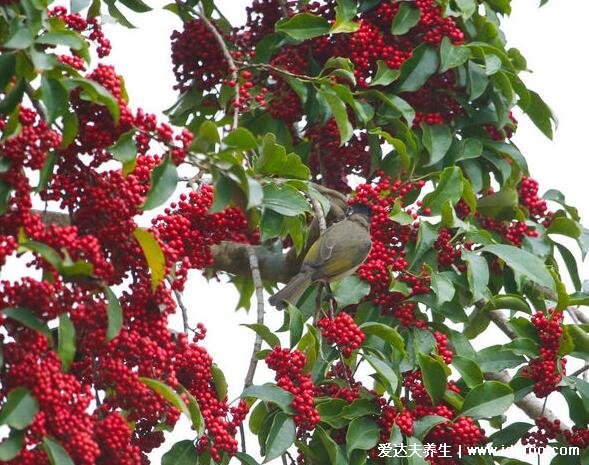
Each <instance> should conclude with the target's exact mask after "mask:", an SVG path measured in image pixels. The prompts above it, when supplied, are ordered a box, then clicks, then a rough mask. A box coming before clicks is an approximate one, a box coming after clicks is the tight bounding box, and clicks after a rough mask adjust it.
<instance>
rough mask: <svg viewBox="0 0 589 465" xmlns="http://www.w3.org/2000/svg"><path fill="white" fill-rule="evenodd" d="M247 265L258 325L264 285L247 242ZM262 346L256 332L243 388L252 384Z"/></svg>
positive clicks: (253, 254) (255, 257)
mask: <svg viewBox="0 0 589 465" xmlns="http://www.w3.org/2000/svg"><path fill="white" fill-rule="evenodd" d="M246 250H247V253H248V259H249V267H250V271H251V274H252V280H253V281H254V288H255V289H256V301H257V318H256V323H258V324H259V325H263V324H264V285H263V283H262V277H261V276H260V265H259V263H258V256H257V255H256V251H255V249H254V248H253V247H252V246H251V245H249V244H248V246H247V248H246ZM261 348H262V336H260V335H259V334H258V333H256V341H255V342H254V348H253V350H252V356H251V358H250V364H249V368H248V370H247V374H246V376H245V381H244V388H247V387H249V386H251V385H252V384H253V381H254V375H255V374H256V368H257V366H258V357H257V354H258V352H259V351H260V349H261Z"/></svg>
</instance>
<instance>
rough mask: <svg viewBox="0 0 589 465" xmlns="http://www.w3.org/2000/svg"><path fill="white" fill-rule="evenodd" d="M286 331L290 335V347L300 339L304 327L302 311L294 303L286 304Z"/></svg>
mask: <svg viewBox="0 0 589 465" xmlns="http://www.w3.org/2000/svg"><path fill="white" fill-rule="evenodd" d="M288 317H289V320H288V332H289V336H290V347H291V348H292V347H294V346H296V345H297V344H298V342H299V341H300V340H301V337H302V335H303V329H304V324H305V322H304V319H303V314H302V312H301V311H300V310H299V309H298V308H297V307H295V306H294V305H291V304H288Z"/></svg>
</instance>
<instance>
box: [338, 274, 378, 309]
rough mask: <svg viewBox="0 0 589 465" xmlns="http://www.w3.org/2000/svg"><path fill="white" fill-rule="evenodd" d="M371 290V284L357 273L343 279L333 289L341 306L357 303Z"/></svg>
mask: <svg viewBox="0 0 589 465" xmlns="http://www.w3.org/2000/svg"><path fill="white" fill-rule="evenodd" d="M369 292H370V284H369V283H368V282H367V281H364V280H363V279H360V278H359V277H358V276H356V275H352V276H348V277H347V278H344V279H342V280H341V281H340V282H339V283H338V284H337V287H335V289H334V290H333V296H334V298H335V300H336V302H337V303H338V305H339V306H340V307H342V308H343V307H347V306H348V305H353V304H357V303H358V302H360V301H361V300H362V299H363V298H364V297H366V296H367V295H368V294H369Z"/></svg>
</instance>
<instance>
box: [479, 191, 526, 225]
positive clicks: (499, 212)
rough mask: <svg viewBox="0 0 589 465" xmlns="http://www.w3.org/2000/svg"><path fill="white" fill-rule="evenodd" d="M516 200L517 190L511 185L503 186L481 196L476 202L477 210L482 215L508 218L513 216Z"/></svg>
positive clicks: (498, 218) (499, 218)
mask: <svg viewBox="0 0 589 465" xmlns="http://www.w3.org/2000/svg"><path fill="white" fill-rule="evenodd" d="M518 202H519V199H518V196H517V191H516V190H515V189H514V188H512V187H504V188H503V189H501V190H500V191H499V192H495V193H493V194H490V195H486V196H484V197H481V198H480V199H479V200H478V202H477V210H478V211H479V212H480V213H482V214H483V215H484V216H488V217H491V218H494V219H497V220H509V219H512V218H513V217H514V215H515V208H516V207H517V205H518Z"/></svg>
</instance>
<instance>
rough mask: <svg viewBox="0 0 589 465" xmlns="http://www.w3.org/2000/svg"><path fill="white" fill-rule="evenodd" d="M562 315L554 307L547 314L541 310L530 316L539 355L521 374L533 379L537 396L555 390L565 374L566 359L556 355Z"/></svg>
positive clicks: (560, 333)
mask: <svg viewBox="0 0 589 465" xmlns="http://www.w3.org/2000/svg"><path fill="white" fill-rule="evenodd" d="M563 317H564V316H563V314H562V312H557V311H554V309H550V310H549V311H548V316H546V315H545V314H544V313H542V312H537V313H535V314H534V315H533V316H532V324H533V325H534V326H535V327H536V331H537V333H538V339H539V340H540V356H539V357H538V358H535V359H533V360H531V361H530V363H529V366H527V367H525V368H524V369H523V370H522V375H523V376H528V377H530V378H532V379H533V380H534V381H535V384H534V393H535V394H536V396H538V397H546V396H548V395H549V394H550V393H551V392H554V391H556V390H557V389H558V387H557V385H558V383H560V381H561V379H562V374H566V370H565V365H566V359H565V358H560V357H559V355H558V351H559V349H560V341H561V339H562V320H563Z"/></svg>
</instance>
